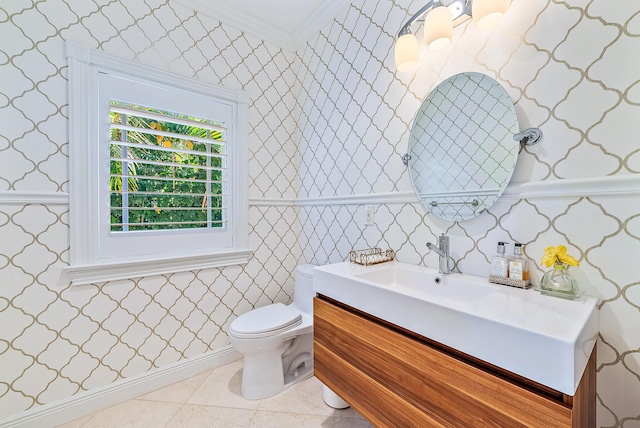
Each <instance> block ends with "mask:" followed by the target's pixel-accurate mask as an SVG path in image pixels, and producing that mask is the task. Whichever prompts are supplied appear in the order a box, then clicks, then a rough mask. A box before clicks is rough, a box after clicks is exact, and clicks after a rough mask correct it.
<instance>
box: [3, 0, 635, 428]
mask: <svg viewBox="0 0 640 428" xmlns="http://www.w3.org/2000/svg"><path fill="white" fill-rule="evenodd" d="M422 3H423V2H408V1H406V2H401V1H398V0H395V1H392V0H369V1H364V0H354V1H353V2H352V4H351V5H350V7H349V8H348V9H346V11H345V12H344V14H342V15H341V16H338V17H336V19H335V20H334V21H333V22H332V23H331V24H330V25H328V26H327V27H326V28H324V29H323V30H322V31H321V32H320V34H319V35H318V36H317V37H315V38H314V39H312V40H311V41H310V42H309V43H308V44H307V45H306V46H305V47H304V48H303V49H301V50H299V51H298V52H295V53H292V52H288V51H284V50H282V49H280V48H278V47H276V46H274V45H272V44H270V43H268V42H265V41H262V40H259V39H257V38H255V37H253V36H251V35H249V34H247V33H244V32H242V31H240V30H238V29H235V28H233V27H230V26H227V25H225V24H221V23H220V22H219V21H217V20H216V19H215V18H214V17H209V16H206V15H204V14H202V13H197V12H194V11H193V10H190V9H187V8H185V7H182V6H180V5H177V4H175V3H173V2H172V1H171V0H46V1H37V0H33V1H32V0H11V1H9V0H3V1H0V124H1V125H2V126H1V127H0V423H2V420H3V418H11V417H15V416H16V415H19V414H21V413H22V412H25V411H28V410H29V409H31V410H33V409H37V408H38V407H39V406H42V405H45V404H49V403H55V402H56V401H59V400H62V399H65V398H68V397H71V396H74V395H75V394H80V393H83V392H84V391H87V390H91V389H93V388H97V387H101V386H105V385H108V384H110V383H112V382H115V381H118V380H121V379H124V378H127V377H130V376H134V375H138V374H141V373H144V372H146V371H148V370H150V369H153V368H155V367H163V366H166V365H167V364H171V363H175V362H177V361H181V360H184V359H186V358H189V357H194V356H197V355H201V354H203V353H207V352H212V351H215V350H217V349H220V348H222V347H224V346H226V345H228V343H229V342H228V339H227V337H226V330H227V327H228V325H229V323H230V322H231V321H232V320H233V319H235V317H237V316H238V315H240V314H242V313H244V312H246V311H248V310H250V309H251V308H253V307H258V306H263V305H265V304H268V303H271V302H275V301H280V302H288V301H290V299H291V295H292V291H293V271H294V269H295V266H296V265H297V264H298V263H301V262H308V263H316V264H324V263H330V262H338V261H342V260H344V259H345V258H346V256H347V252H348V251H349V250H351V249H353V248H364V247H368V246H373V245H378V246H381V247H388V248H392V249H394V250H396V251H397V254H398V258H399V259H400V260H401V261H404V262H408V263H418V264H427V265H430V266H434V265H437V259H436V257H435V256H434V255H433V254H430V253H428V252H427V250H426V247H425V244H426V242H428V241H433V240H434V239H435V237H436V236H437V235H439V234H440V233H442V232H445V233H447V234H449V235H450V236H451V244H452V248H453V257H454V259H455V262H456V270H459V271H462V272H468V273H475V274H479V275H486V274H487V269H488V261H489V258H490V257H491V255H492V254H493V253H494V251H495V244H496V242H497V241H499V240H506V241H509V242H514V241H518V242H523V243H525V244H527V246H526V255H527V256H528V257H529V258H530V259H531V262H532V266H533V272H532V274H533V276H534V279H535V280H538V279H539V278H540V276H541V275H542V274H543V272H544V271H543V269H542V268H541V267H540V266H539V259H540V257H541V255H542V250H543V249H544V248H545V247H546V246H548V245H557V244H560V243H565V244H566V245H567V246H568V247H569V248H570V252H571V254H574V255H576V256H577V257H579V259H580V263H581V266H580V267H579V268H577V269H576V271H575V273H576V275H577V276H578V278H579V279H580V281H581V283H582V284H583V286H584V287H585V289H586V291H587V293H588V294H591V295H593V296H597V297H598V298H599V299H600V305H599V309H600V310H599V315H600V337H599V341H598V387H597V390H598V398H597V406H598V408H597V414H598V426H601V427H623V428H630V427H638V426H640V269H638V267H637V266H638V263H637V260H638V256H639V255H640V198H639V195H640V190H639V189H638V188H637V186H636V188H633V189H629V188H628V187H625V188H624V189H626V190H625V191H616V192H615V193H613V192H608V191H607V189H608V188H609V187H611V186H613V187H614V188H615V189H620V188H622V187H620V185H619V183H620V182H626V181H624V180H627V179H629V178H631V179H634V178H635V177H637V174H639V172H640V148H639V145H638V137H640V120H639V118H640V60H639V59H638V56H637V54H636V53H637V52H639V51H640V6H639V5H638V3H637V2H635V1H626V2H621V1H618V2H610V1H606V0H591V1H586V0H567V1H561V0H526V1H525V0H514V1H513V2H512V4H511V7H510V9H509V12H508V14H507V16H506V17H505V20H504V22H503V24H502V26H501V27H500V28H499V29H498V30H495V31H488V32H479V31H478V30H476V29H475V28H474V27H473V25H472V24H470V23H466V24H463V25H461V26H459V27H457V28H456V29H455V31H454V43H453V44H452V45H451V46H449V47H447V48H445V49H443V50H441V51H437V52H429V53H426V52H424V53H423V54H422V56H423V58H422V64H421V66H420V68H418V69H417V70H416V71H415V72H411V73H404V74H401V73H396V72H395V67H394V66H393V56H392V48H393V38H394V34H395V33H396V32H397V31H398V29H399V28H400V26H401V24H402V22H403V21H404V20H406V19H407V17H408V16H410V15H411V14H412V13H413V12H414V11H415V10H416V9H417V8H419V7H420V6H421V5H422ZM64 40H74V41H79V42H82V43H84V44H86V45H88V46H90V47H91V48H95V49H101V50H103V51H105V52H109V53H111V54H114V55H118V56H122V57H124V58H128V59H131V60H135V61H138V62H141V63H145V64H149V65H153V66H157V67H161V68H164V69H167V70H170V71H173V72H175V73H178V74H182V75H186V76H190V77H195V78H198V79H202V80H204V81H207V82H211V83H215V84H222V85H224V86H228V87H232V88H242V89H244V90H246V91H247V92H248V93H249V95H250V98H251V105H250V111H249V116H250V118H249V119H250V123H249V125H250V162H249V172H248V174H249V181H250V189H249V192H250V197H251V200H250V212H249V214H250V242H251V246H252V248H254V249H255V253H254V256H253V258H252V259H251V261H250V262H249V263H248V264H247V265H246V266H242V267H239V266H233V267H228V268H224V269H207V270H201V271H195V272H181V273H175V274H172V275H162V276H153V277H144V278H135V279H132V280H128V281H117V282H111V283H106V284H96V285H93V286H86V287H70V286H69V284H68V280H67V279H65V276H64V275H63V274H62V268H63V267H64V266H66V264H67V261H68V252H69V248H68V247H69V244H68V197H67V193H66V192H67V191H68V177H67V166H68V165H67V161H68V157H67V152H68V137H67V96H66V90H67V74H68V73H67V66H66V59H65V55H64ZM463 71H477V72H481V73H485V74H487V75H489V76H491V77H493V78H494V79H496V80H498V81H499V82H500V83H501V84H502V85H503V86H504V87H505V89H506V90H507V92H508V93H509V95H510V96H511V98H512V99H513V100H514V102H515V103H516V109H517V111H518V115H519V120H520V127H521V129H524V128H526V127H529V126H538V127H540V128H542V130H543V131H544V133H545V138H544V141H543V142H542V144H540V145H538V146H535V147H531V148H527V149H525V150H523V151H521V153H520V155H519V159H518V165H517V167H516V172H515V175H514V178H513V179H512V183H514V185H513V190H509V191H507V193H506V195H505V196H504V197H502V198H501V199H500V201H499V202H498V203H497V204H496V205H494V206H493V207H492V208H491V209H490V210H489V212H487V213H485V214H483V215H481V216H479V217H478V218H476V219H473V220H470V221H466V222H460V223H452V222H447V221H443V220H439V219H437V218H435V217H433V216H431V215H429V214H425V211H424V209H423V208H422V206H421V205H419V204H417V203H416V202H415V198H411V197H410V196H406V195H410V191H411V184H410V182H409V177H408V172H407V171H406V169H405V167H404V165H403V164H402V162H401V161H400V156H401V155H402V154H404V153H405V152H406V151H407V141H408V138H409V130H410V127H411V123H412V121H413V117H414V115H415V112H416V111H417V109H418V107H419V105H420V103H421V101H422V99H423V98H424V97H425V96H426V95H427V94H428V93H429V91H430V90H431V89H432V88H433V87H435V86H436V85H437V84H438V83H439V82H441V81H442V80H444V79H446V78H447V77H449V76H451V75H453V74H457V73H460V72H463ZM560 179H566V180H568V181H571V182H572V183H578V184H580V183H584V181H581V180H582V179H594V180H593V181H586V182H587V183H592V187H593V191H592V190H591V189H590V188H589V186H590V185H584V184H582V185H580V186H578V188H579V189H583V190H584V189H585V188H587V190H586V191H583V190H579V191H572V192H569V193H557V192H554V186H552V185H547V186H543V187H542V188H543V190H544V191H542V192H538V193H536V192H529V193H526V192H525V193H526V194H528V195H530V197H520V196H519V193H518V192H519V190H518V189H520V188H522V189H525V188H526V185H528V184H532V183H537V182H539V181H548V180H560ZM518 183H524V185H523V186H521V187H519V184H518ZM633 183H640V181H638V180H636V181H633ZM616 186H617V187H616ZM623 187H624V186H623ZM581 192H582V193H581ZM362 195H365V196H367V197H368V198H369V199H368V200H369V202H367V203H371V204H374V205H375V225H373V226H365V225H364V207H363V205H362V204H363V202H362V199H360V198H359V197H360V196H362ZM397 195H401V196H402V197H400V198H395V196H397Z"/></svg>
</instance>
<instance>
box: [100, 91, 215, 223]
mask: <svg viewBox="0 0 640 428" xmlns="http://www.w3.org/2000/svg"><path fill="white" fill-rule="evenodd" d="M111 104H112V105H118V103H117V102H113V101H112V103H111ZM128 107H129V108H131V106H128ZM136 108H138V109H143V110H142V111H145V112H150V113H156V114H161V115H163V116H167V115H169V113H167V112H160V111H157V110H153V109H147V108H140V107H136ZM123 116H124V118H125V120H124V121H123ZM143 116H144V114H142V115H140V116H136V115H132V114H126V115H123V114H121V113H117V112H113V111H112V112H111V123H112V124H122V125H125V126H126V125H128V126H134V127H136V128H137V129H136V130H130V129H129V130H123V129H118V128H116V127H114V125H112V128H111V141H112V143H111V144H110V152H111V165H110V173H111V178H110V190H111V230H112V231H140V230H166V229H187V228H206V227H214V228H222V227H224V222H223V220H224V218H223V217H224V213H223V209H222V208H223V183H222V182H223V179H224V177H223V174H224V173H223V168H224V165H223V157H222V156H207V154H209V155H210V154H212V153H213V154H220V155H222V154H223V143H222V133H221V132H219V131H212V130H210V129H207V128H205V127H198V126H189V125H184V124H180V123H172V122H171V121H170V120H165V121H161V120H158V119H151V118H146V117H143ZM178 117H179V116H178ZM169 119H170V118H169ZM188 119H189V120H190V121H195V120H197V119H194V118H188ZM203 123H207V122H205V121H203ZM167 133H169V134H172V135H166V134H167ZM162 134H165V135H162ZM173 134H179V135H173ZM123 137H126V140H125V141H126V142H129V143H135V144H137V145H136V146H123V145H119V144H115V143H114V142H118V141H122V139H123ZM200 140H207V141H210V142H208V143H206V142H203V141H200ZM211 140H213V141H211ZM216 141H220V143H219V144H218V143H216ZM216 168H220V170H218V169H216ZM123 170H126V171H127V175H128V177H127V179H126V180H123V177H122V171H123ZM123 187H124V188H123Z"/></svg>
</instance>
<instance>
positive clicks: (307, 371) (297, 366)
mask: <svg viewBox="0 0 640 428" xmlns="http://www.w3.org/2000/svg"><path fill="white" fill-rule="evenodd" d="M314 267H315V266H313V265H300V266H298V267H297V268H296V274H295V290H294V294H293V303H292V304H290V305H283V304H282V303H274V304H272V305H268V306H263V307H261V308H257V309H254V310H252V311H249V312H247V313H245V314H242V315H240V316H239V317H238V318H236V319H235V320H234V321H233V322H232V323H231V325H230V326H229V339H230V340H231V344H232V345H233V346H234V347H235V348H236V349H237V350H238V352H240V353H241V354H243V355H244V366H243V370H242V390H241V393H242V396H243V397H244V398H247V399H250V400H258V399H261V398H266V397H270V396H272V395H275V394H278V393H279V392H282V391H283V390H285V389H286V388H289V387H290V386H292V385H294V384H295V383H297V382H299V381H301V380H303V379H306V378H308V377H310V376H311V375H312V374H313V297H314V295H315V293H314V291H313V268H314Z"/></svg>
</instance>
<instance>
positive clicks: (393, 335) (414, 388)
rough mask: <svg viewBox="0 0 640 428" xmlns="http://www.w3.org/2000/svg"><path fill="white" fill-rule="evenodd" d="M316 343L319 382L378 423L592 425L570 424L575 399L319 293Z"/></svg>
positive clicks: (445, 425)
mask: <svg viewBox="0 0 640 428" xmlns="http://www.w3.org/2000/svg"><path fill="white" fill-rule="evenodd" d="M314 346H315V348H314V355H315V357H314V358H315V374H316V376H317V377H318V379H320V380H321V381H322V382H323V383H325V384H326V385H327V386H329V387H330V388H331V389H333V390H334V391H335V392H336V393H337V394H338V395H340V396H341V397H342V398H343V399H344V400H345V401H347V402H348V403H349V404H350V405H351V406H352V407H354V408H355V409H356V410H357V411H358V412H360V413H361V414H362V415H363V416H365V417H366V418H367V419H369V420H370V421H371V422H372V423H373V424H375V425H376V426H379V427H401V426H406V427H421V428H422V427H474V428H475V427H545V428H551V427H572V426H576V427H577V426H580V427H586V426H589V425H588V424H580V425H574V424H575V423H579V422H577V421H573V422H572V419H575V416H576V415H574V408H573V402H574V400H573V397H566V396H563V395H562V394H560V393H558V392H557V391H553V390H549V391H545V390H540V391H538V390H536V389H535V388H532V387H531V385H529V384H526V383H519V382H517V381H514V380H513V379H508V378H505V377H504V376H500V375H499V374H496V373H495V372H492V371H487V370H484V369H483V368H482V367H479V366H478V365H477V364H476V363H475V362H473V361H466V360H465V359H464V358H461V357H460V356H459V355H453V354H451V353H448V352H446V350H443V349H439V348H438V347H435V346H433V344H431V343H429V342H428V340H426V339H425V340H421V338H419V337H413V336H412V335H410V334H406V333H405V332H403V331H401V330H399V329H395V328H393V326H391V325H388V324H385V323H384V322H380V321H379V320H376V319H373V318H371V317H368V316H366V315H365V314H363V313H361V312H359V311H356V310H352V309H350V308H349V307H345V306H343V305H340V304H337V303H335V302H332V301H331V302H330V301H328V300H323V299H321V298H315V299H314ZM592 359H593V358H592ZM589 366H593V368H594V369H595V365H594V364H590V365H589ZM588 369H589V368H588ZM594 372H595V370H594ZM543 388H544V387H543ZM580 403H582V401H580ZM593 413H594V414H595V412H593ZM593 423H594V424H595V421H593Z"/></svg>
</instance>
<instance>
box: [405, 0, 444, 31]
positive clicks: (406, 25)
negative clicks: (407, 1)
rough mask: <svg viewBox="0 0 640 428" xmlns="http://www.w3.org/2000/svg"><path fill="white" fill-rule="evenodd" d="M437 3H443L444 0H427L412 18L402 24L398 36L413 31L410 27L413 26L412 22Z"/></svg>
mask: <svg viewBox="0 0 640 428" xmlns="http://www.w3.org/2000/svg"><path fill="white" fill-rule="evenodd" d="M436 3H442V2H440V1H437V0H430V1H428V2H427V4H425V5H424V6H422V8H421V9H420V10H419V11H417V12H416V13H415V14H414V15H413V16H412V17H411V18H409V20H408V21H407V22H405V23H404V25H403V26H402V28H401V29H400V31H399V32H398V38H400V37H402V36H404V35H405V34H409V33H411V30H410V29H409V28H410V27H411V24H413V23H414V22H416V21H417V20H418V18H420V17H421V16H422V15H424V13H425V12H426V11H427V10H429V9H431V8H432V7H433V6H434V5H435V4H436Z"/></svg>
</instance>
